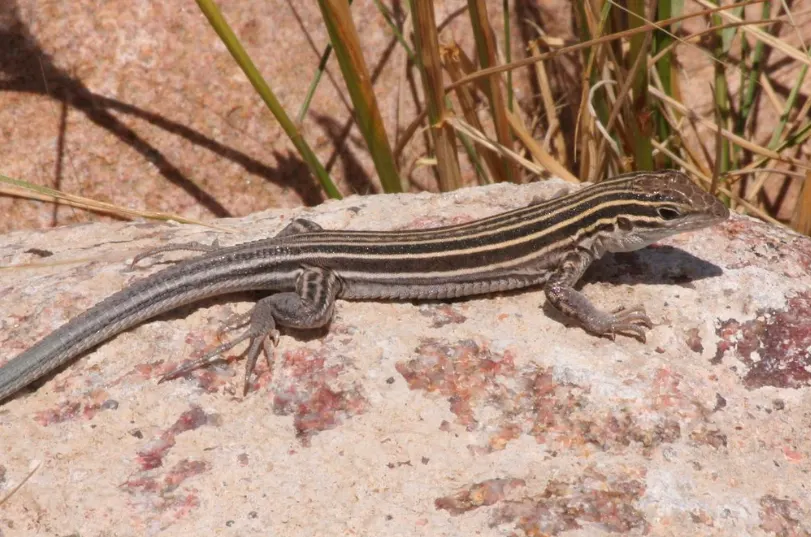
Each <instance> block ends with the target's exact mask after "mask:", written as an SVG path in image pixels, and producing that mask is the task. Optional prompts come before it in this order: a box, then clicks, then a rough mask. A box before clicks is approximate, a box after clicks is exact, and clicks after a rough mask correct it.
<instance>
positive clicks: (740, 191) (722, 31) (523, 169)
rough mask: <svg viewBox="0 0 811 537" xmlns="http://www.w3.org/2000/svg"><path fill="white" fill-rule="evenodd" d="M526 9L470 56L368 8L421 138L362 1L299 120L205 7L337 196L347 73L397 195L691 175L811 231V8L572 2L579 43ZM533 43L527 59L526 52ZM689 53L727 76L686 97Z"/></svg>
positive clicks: (490, 5) (324, 8)
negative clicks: (782, 71) (388, 119)
mask: <svg viewBox="0 0 811 537" xmlns="http://www.w3.org/2000/svg"><path fill="white" fill-rule="evenodd" d="M521 1H522V0H516V1H514V2H509V1H507V0H502V1H497V0H490V1H489V2H485V1H484V0H467V2H466V3H465V4H464V6H463V7H462V8H461V9H460V10H458V11H457V12H456V13H454V17H455V18H463V19H464V20H465V23H466V24H467V25H468V26H469V30H470V35H472V46H470V47H467V50H466V49H465V47H463V46H461V45H460V44H458V43H457V42H456V41H455V40H454V37H453V35H451V34H450V33H448V32H444V31H443V29H444V27H445V21H437V20H436V13H437V10H436V6H435V5H434V2H433V1H432V0H408V1H407V2H405V1H403V2H399V1H398V2H391V1H384V0H374V2H373V4H369V3H368V2H366V3H365V6H364V9H370V8H371V7H370V6H373V7H374V9H376V10H377V11H378V12H379V14H380V15H381V16H382V17H384V18H385V20H386V22H387V24H388V31H389V32H391V34H392V35H393V36H395V37H396V40H397V47H398V48H399V49H400V52H401V53H402V54H405V55H406V57H407V62H406V64H405V69H406V72H407V75H408V76H409V77H413V79H414V80H416V81H418V91H415V92H411V94H410V95H411V96H412V97H413V98H414V102H413V103H410V106H409V107H404V109H408V110H415V111H416V112H415V113H414V114H413V117H410V118H406V119H407V121H406V122H405V123H406V124H407V127H405V128H400V129H397V130H396V131H392V130H387V128H386V126H385V125H384V122H383V114H381V111H380V107H379V105H378V98H377V97H378V96H376V92H375V87H373V84H372V76H370V68H369V66H368V65H367V60H366V59H365V58H366V54H365V51H364V48H363V46H362V45H361V41H362V40H361V39H360V38H359V32H361V31H362V29H359V28H358V27H356V24H355V22H354V21H355V18H353V9H358V7H357V6H352V5H351V4H352V2H350V1H348V0H318V7H319V9H320V12H321V14H322V19H323V25H324V28H325V29H326V31H327V33H328V35H329V40H330V45H329V46H327V47H325V48H324V49H323V51H322V56H321V61H320V63H318V64H313V65H311V66H295V68H297V69H305V70H308V71H311V72H312V77H311V81H310V87H309V91H308V92H307V97H306V98H305V99H304V100H303V102H301V103H300V106H298V107H297V108H296V109H285V107H284V106H283V105H282V104H281V101H283V99H279V98H278V97H277V95H275V94H274V88H273V86H272V84H270V83H268V82H267V81H266V80H273V76H274V73H266V74H265V75H267V78H266V77H265V76H263V74H262V73H260V72H259V70H258V69H257V67H256V65H255V63H254V61H252V59H251V57H250V56H249V54H248V53H247V52H246V50H245V47H243V45H242V43H241V42H240V36H239V35H237V34H236V33H235V32H234V31H233V30H232V29H231V27H230V26H229V24H228V21H227V19H226V18H225V17H224V16H223V15H222V13H221V12H220V10H219V8H218V4H217V3H216V2H215V1H213V0H196V2H197V4H198V6H199V9H200V10H201V11H202V12H203V13H204V14H205V16H206V18H207V19H208V21H209V23H210V25H211V27H212V28H213V29H214V30H215V31H216V32H217V34H218V35H219V37H220V39H221V40H222V42H223V43H224V45H225V46H226V48H227V49H228V51H229V52H230V53H231V55H232V57H233V59H234V61H235V62H236V63H237V64H238V65H239V67H240V68H241V69H242V71H243V72H244V73H245V75H246V76H247V77H248V79H249V80H250V82H251V84H252V85H253V87H254V89H255V91H256V92H257V94H258V95H259V96H260V97H261V99H262V100H263V101H264V103H265V104H266V105H267V107H268V109H269V110H270V111H271V112H272V114H273V116H274V117H275V119H276V120H277V121H278V123H279V125H280V126H281V127H282V129H283V130H284V132H285V133H286V135H287V136H288V137H289V139H290V141H291V142H292V144H293V146H294V147H295V149H296V151H297V152H298V154H299V156H300V158H301V159H302V161H303V162H304V163H306V166H307V168H308V169H309V171H310V173H312V175H313V176H314V177H315V178H316V179H317V180H318V183H319V184H320V187H321V189H322V190H323V192H324V194H325V195H326V196H328V197H331V198H340V197H342V196H345V195H348V194H352V193H354V192H350V191H341V189H340V188H339V186H338V185H337V184H336V182H335V181H333V179H332V178H331V177H330V175H329V173H328V172H327V170H326V169H325V166H324V164H323V163H322V162H320V161H319V159H318V157H317V156H316V152H315V151H313V149H312V148H311V145H310V144H312V143H313V142H312V140H308V138H307V129H306V128H304V124H305V123H306V121H307V120H306V118H307V112H308V109H309V106H310V100H311V99H312V97H313V95H314V94H315V91H316V88H317V87H318V85H319V83H320V81H321V80H322V75H323V74H324V73H325V69H326V66H327V65H328V64H329V62H331V61H336V62H337V65H338V66H339V68H340V73H341V75H342V77H343V84H344V88H345V91H346V96H347V98H348V100H349V101H350V102H351V105H352V108H353V114H354V119H355V121H356V124H357V126H358V129H359V131H360V132H361V134H362V136H363V139H364V141H365V146H366V149H367V150H368V153H369V155H370V157H371V160H372V161H373V163H374V167H375V170H376V173H377V179H378V181H379V184H380V187H381V190H382V191H385V192H403V191H414V190H415V189H418V188H419V187H417V186H416V185H415V183H413V182H411V181H409V180H408V176H409V174H410V171H411V170H412V169H413V167H415V166H418V167H424V168H427V169H429V170H431V174H432V177H433V181H434V185H433V186H431V189H432V190H440V191H448V190H453V189H456V188H460V187H462V186H470V185H473V184H489V183H494V182H502V181H510V182H514V183H525V182H530V181H536V180H543V179H546V178H548V177H552V176H556V177H561V178H563V179H564V180H566V181H570V182H581V181H592V182H594V181H600V180H602V179H605V178H607V177H610V176H613V175H616V174H619V173H625V172H630V171H635V170H652V169H662V168H679V169H683V170H685V171H687V172H689V173H690V175H691V176H692V177H693V178H695V179H696V180H697V181H698V182H700V183H701V184H703V185H704V186H705V188H707V190H710V191H712V192H713V193H715V194H716V195H718V196H719V197H720V198H721V199H722V200H723V201H724V202H725V203H726V204H728V205H729V206H730V208H731V209H732V210H734V211H737V212H740V213H745V214H750V215H752V216H756V217H758V218H761V219H763V220H766V221H769V222H773V223H779V224H785V225H789V226H791V227H793V228H794V229H796V230H798V231H800V232H802V233H804V234H810V233H811V187H809V186H808V185H809V179H811V165H810V164H809V162H808V158H807V157H808V149H809V147H810V146H809V144H808V138H809V135H811V117H810V116H811V115H810V114H809V108H811V99H809V95H808V92H807V88H808V87H809V82H808V81H807V80H806V75H807V71H808V66H809V65H811V56H810V55H809V52H808V50H807V48H805V46H803V45H802V43H804V39H803V37H804V36H802V35H801V30H800V28H801V25H798V24H797V20H798V19H802V18H803V17H805V20H807V19H808V11H809V8H808V7H805V8H802V7H801V6H800V4H801V3H800V2H796V3H794V4H791V3H789V2H785V1H781V2H766V1H746V2H734V3H733V2H717V1H714V0H673V1H667V0H659V1H644V0H625V1H622V2H615V1H608V0H588V1H578V2H573V3H572V6H573V7H572V9H573V12H572V13H573V18H574V27H575V29H576V33H577V36H578V38H577V39H574V40H572V39H568V40H566V39H561V38H560V37H557V36H554V35H548V34H547V33H546V32H544V30H542V29H541V27H540V26H539V25H538V24H536V23H534V22H533V21H532V20H528V19H525V18H522V13H523V10H521V9H517V7H516V6H518V5H519V4H520V2H521ZM792 6H793V7H792ZM516 9H517V11H516V12H513V11H512V10H516ZM697 23H698V24H697ZM688 28H689V29H688ZM785 28H789V29H792V30H793V31H796V34H797V37H798V39H795V40H794V41H797V42H799V43H800V44H801V46H800V47H797V46H792V45H790V44H788V43H787V42H786V41H785V40H783V39H780V38H778V37H776V36H777V35H779V34H778V30H780V29H785ZM517 36H520V37H521V38H522V39H521V41H520V42H521V43H526V44H527V46H526V47H516V46H515V40H516V38H517ZM515 50H519V51H520V53H519V54H516V53H515V52H514V51H515ZM685 53H691V54H695V53H699V54H701V55H702V56H703V58H705V59H706V62H707V63H708V64H709V65H711V71H709V72H710V75H709V76H708V77H707V79H706V80H702V81H701V83H700V84H696V82H695V81H694V80H691V81H689V83H686V82H685V81H686V80H687V79H686V75H685V72H684V69H683V65H682V63H681V62H680V59H679V56H680V54H685ZM775 55H777V56H779V57H780V58H781V61H783V62H784V63H789V64H791V65H792V66H793V67H794V69H793V72H794V73H796V75H795V76H794V79H793V80H792V81H791V83H790V84H788V85H786V84H785V81H783V80H781V81H777V80H775V79H774V78H773V74H772V73H771V72H770V70H769V69H768V68H767V65H769V62H768V61H767V60H768V59H769V58H773V57H775ZM332 57H334V60H332V59H331V58H332ZM212 76H216V73H212ZM696 91H699V92H704V93H706V94H707V95H711V96H712V103H713V104H712V106H711V107H710V109H709V111H701V112H698V111H696V110H694V109H693V108H691V107H690V105H688V104H687V102H689V99H686V98H685V97H686V95H688V94H689V92H696ZM518 94H521V95H529V98H523V99H520V100H519V99H517V98H516V95H518ZM765 117H769V118H771V120H770V123H769V125H770V126H771V127H770V128H769V131H768V133H767V134H766V135H764V134H763V133H762V130H763V129H762V128H761V129H760V130H759V126H760V125H761V123H762V118H765ZM708 132H709V133H711V136H709V137H708V136H707V134H706V133H708ZM415 139H420V140H421V142H422V143H424V144H425V147H427V150H426V151H424V152H423V154H422V155H420V158H419V159H417V160H416V161H413V162H406V159H405V158H404V150H405V148H406V147H408V146H409V145H410V144H413V143H414V141H415ZM0 182H2V183H4V184H5V185H6V188H13V189H16V190H15V192H16V193H17V194H16V195H29V196H31V197H33V198H36V199H54V200H60V202H61V203H67V204H70V205H73V206H76V207H84V208H88V209H91V210H97V211H103V212H108V213H113V214H117V215H119V216H125V217H129V216H132V215H133V214H135V215H140V216H145V217H150V218H174V219H177V220H181V221H183V220H185V221H189V219H182V218H176V217H173V216H172V215H168V214H162V213H146V212H138V211H135V212H133V211H132V210H125V209H123V208H122V209H120V210H119V209H117V208H116V207H112V206H109V205H106V204H101V203H99V202H95V201H93V200H89V199H86V198H79V197H78V196H71V195H69V194H65V193H62V192H59V191H58V190H55V189H49V188H45V187H41V186H34V185H32V184H30V183H27V182H25V181H19V180H14V179H11V178H8V177H3V176H0ZM344 188H346V187H344ZM20 192H28V194H20Z"/></svg>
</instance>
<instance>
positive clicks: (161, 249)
mask: <svg viewBox="0 0 811 537" xmlns="http://www.w3.org/2000/svg"><path fill="white" fill-rule="evenodd" d="M219 248H220V240H219V239H214V242H212V243H211V244H203V243H201V242H184V243H182V244H167V245H165V246H158V247H157V248H150V249H149V250H146V251H144V252H141V253H140V254H138V255H136V256H135V257H133V258H132V263H130V269H133V268H135V265H137V264H138V263H140V262H141V261H143V260H144V259H147V258H150V257H155V256H156V255H158V254H162V253H165V252H179V251H182V252H202V253H205V254H207V253H210V252H213V251H215V250H218V249H219ZM171 262H172V263H179V262H180V261H171Z"/></svg>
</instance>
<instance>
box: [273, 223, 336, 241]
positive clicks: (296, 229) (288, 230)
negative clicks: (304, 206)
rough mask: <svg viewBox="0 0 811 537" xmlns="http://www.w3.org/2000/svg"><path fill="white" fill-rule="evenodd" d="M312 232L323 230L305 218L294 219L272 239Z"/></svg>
mask: <svg viewBox="0 0 811 537" xmlns="http://www.w3.org/2000/svg"><path fill="white" fill-rule="evenodd" d="M314 231H324V228H322V227H321V226H319V225H318V224H316V223H315V222H313V221H312V220H307V219H306V218H294V219H293V220H292V221H291V222H290V223H289V224H287V225H286V226H285V227H284V229H282V230H281V231H280V232H278V233H277V234H276V235H275V236H274V237H273V238H274V239H282V238H284V237H290V236H292V235H298V234H300V233H312V232H314Z"/></svg>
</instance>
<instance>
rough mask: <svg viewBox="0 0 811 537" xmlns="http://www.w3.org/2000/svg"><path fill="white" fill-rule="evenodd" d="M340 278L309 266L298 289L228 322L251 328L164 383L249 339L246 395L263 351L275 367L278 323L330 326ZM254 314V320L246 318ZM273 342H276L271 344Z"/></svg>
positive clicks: (272, 297) (262, 302)
mask: <svg viewBox="0 0 811 537" xmlns="http://www.w3.org/2000/svg"><path fill="white" fill-rule="evenodd" d="M340 288H341V285H340V280H339V279H338V277H337V275H336V274H335V273H334V272H332V271H329V270H326V269H321V268H315V267H306V268H303V269H302V271H301V273H300V274H299V276H298V278H297V280H296V290H295V291H287V292H281V293H276V294H274V295H270V296H268V297H265V298H263V299H261V300H259V301H258V302H257V303H256V305H255V306H254V308H253V310H251V312H250V313H249V314H243V315H239V316H237V317H236V318H235V319H233V320H232V321H230V322H229V323H227V324H230V325H231V327H230V328H235V327H239V326H244V325H246V324H248V328H247V329H246V330H245V331H244V332H242V333H241V334H239V335H238V336H236V337H235V338H234V339H232V340H231V341H228V342H226V343H223V344H222V345H219V346H217V347H216V348H214V349H212V350H210V351H209V352H207V353H206V354H205V355H203V356H202V357H200V358H198V359H197V360H194V361H192V362H190V363H188V364H186V365H183V366H181V367H179V368H177V369H174V370H172V371H170V372H169V373H167V374H166V375H164V376H163V377H162V378H161V379H160V382H163V381H166V380H170V379H173V378H176V377H178V376H180V375H184V374H186V373H188V372H190V371H193V370H195V369H198V368H200V367H203V366H206V365H209V364H211V363H213V362H215V361H216V360H219V359H221V358H220V356H221V355H222V353H224V352H226V351H229V350H231V349H232V348H234V347H236V346H237V345H238V344H240V343H242V342H243V341H245V340H249V345H248V350H247V352H246V362H245V377H244V383H243V394H247V393H248V388H249V386H250V378H251V375H252V374H253V370H254V368H255V367H256V361H257V360H258V358H259V353H260V352H262V351H264V354H265V359H266V360H267V364H268V369H271V367H272V364H271V358H272V356H271V355H272V353H273V347H275V346H276V345H278V343H279V331H278V330H277V329H276V325H277V324H278V325H280V326H286V327H290V328H299V329H307V328H318V327H321V326H324V325H326V324H327V323H328V322H329V321H330V320H331V319H332V314H333V310H334V305H335V297H336V296H337V295H338V293H339V292H340ZM248 316H250V321H249V322H246V321H245V319H246V318H247V317H248ZM270 343H272V344H273V345H272V346H271V345H270Z"/></svg>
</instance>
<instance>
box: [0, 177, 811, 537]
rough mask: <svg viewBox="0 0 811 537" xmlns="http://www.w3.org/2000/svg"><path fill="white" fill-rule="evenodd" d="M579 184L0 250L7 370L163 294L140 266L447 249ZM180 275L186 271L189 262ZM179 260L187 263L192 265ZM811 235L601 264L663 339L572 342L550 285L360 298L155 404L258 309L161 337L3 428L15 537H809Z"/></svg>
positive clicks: (36, 397) (609, 287)
mask: <svg viewBox="0 0 811 537" xmlns="http://www.w3.org/2000/svg"><path fill="white" fill-rule="evenodd" d="M561 188H568V186H566V185H564V184H563V183H560V182H557V181H551V182H547V183H538V184H532V185H528V186H524V187H517V186H512V185H495V186H491V187H486V188H477V189H467V190H461V191H458V192H454V193H451V194H447V195H443V196H437V195H430V194H419V195H404V196H373V197H363V198H361V197H353V198H349V199H347V200H345V201H342V202H335V203H327V204H325V205H322V206H319V207H317V208H314V209H296V210H276V211H268V212H265V213H260V214H255V215H252V216H249V217H246V218H242V219H234V220H225V221H223V220H221V221H217V222H216V223H217V225H219V226H226V227H228V228H231V229H233V230H235V231H236V233H235V234H233V235H228V234H221V233H215V232H213V231H211V230H208V229H204V228H200V227H194V226H179V225H171V224H153V223H125V224H93V225H85V226H81V227H72V228H58V229H53V230H50V231H46V232H15V233H12V234H9V235H6V236H3V237H0V259H1V260H2V265H3V266H5V267H7V268H6V269H5V270H4V271H3V272H2V276H0V312H2V314H1V316H0V349H2V350H1V351H0V363H2V362H4V361H5V360H7V359H8V358H11V357H12V356H14V355H16V354H17V353H18V352H20V351H22V350H23V349H25V348H26V347H27V346H29V345H30V344H32V343H33V342H34V341H35V340H37V339H38V338H39V337H41V336H43V335H45V334H46V333H48V332H49V331H50V330H52V329H54V328H55V327H56V326H58V325H59V324H61V323H63V322H65V321H66V320H67V319H68V318H70V317H72V316H73V315H76V314H77V313H79V312H81V311H82V310H83V309H85V308H87V307H89V306H91V305H93V304H94V303H95V302H97V301H99V300H101V299H102V298H104V297H105V296H107V295H109V294H111V293H113V292H115V291H117V290H118V289H120V288H122V287H124V286H125V285H127V284H128V283H130V282H132V281H134V280H135V279H137V278H140V277H142V276H143V275H144V274H147V273H150V272H153V271H155V270H158V269H160V268H162V267H163V264H162V262H161V260H157V261H156V262H154V263H152V264H149V263H146V265H145V268H141V269H136V270H130V269H129V268H128V259H130V258H131V257H132V255H133V254H135V253H136V252H138V251H141V250H143V249H147V248H150V247H154V246H156V245H160V244H165V243H169V242H171V243H180V242H188V241H201V242H210V241H211V240H213V238H214V237H215V236H217V235H219V236H220V240H221V242H222V243H223V244H232V243H236V242H243V241H246V240H251V239H257V238H261V237H265V236H268V235H272V234H274V233H276V232H277V231H278V230H279V229H281V228H282V227H284V225H285V224H286V223H287V222H288V221H289V220H290V219H291V218H293V217H298V216H305V217H307V218H311V219H313V220H315V221H317V222H318V223H320V224H321V225H323V226H324V227H325V228H329V229H350V228H351V229H407V228H415V227H417V228H424V227H432V226H437V225H442V224H449V223H454V222H462V221H467V220H472V219H474V218H478V217H481V216H485V215H488V214H494V213H497V212H501V211H503V210H506V209H508V208H513V207H517V206H521V205H524V204H526V203H528V202H529V201H530V200H532V199H533V197H535V196H539V195H540V196H549V195H551V194H552V193H554V192H557V191H559V190H560V189H561ZM171 255H172V256H174V254H171ZM179 255H180V256H182V255H183V254H179ZM809 267H811V240H809V239H807V238H804V237H800V236H798V235H796V234H793V233H791V232H789V231H786V230H784V229H780V228H776V227H773V226H770V225H766V224H762V223H760V222H757V221H755V220H752V219H749V218H745V217H733V218H732V219H731V220H730V221H728V222H727V223H725V224H724V225H722V226H718V227H715V228H712V229H707V230H703V231H700V232H695V233H690V234H685V235H682V236H677V237H674V238H671V239H669V240H666V241H663V242H662V243H660V244H657V245H655V246H653V247H650V248H648V249H645V250H642V251H638V252H634V253H629V254H623V255H617V256H614V257H610V258H606V259H605V260H603V261H601V262H599V263H598V264H597V265H596V266H595V267H593V269H592V270H590V271H589V273H588V274H587V278H586V280H585V284H584V292H585V293H586V294H587V295H588V296H589V297H591V298H592V299H593V300H594V302H595V303H596V304H598V305H599V306H601V307H604V308H612V307H614V306H617V305H619V304H633V303H642V304H645V306H646V307H647V310H648V313H649V314H650V315H651V317H652V319H653V320H654V322H655V324H656V326H655V327H654V329H653V330H652V331H651V332H650V333H649V336H648V342H647V343H646V344H642V343H640V342H638V341H635V340H633V339H627V338H621V339H617V341H613V342H612V341H610V340H608V339H601V338H596V337H593V336H590V335H588V334H586V333H584V332H583V331H582V330H581V329H580V328H579V327H577V326H572V325H569V324H568V323H566V322H561V318H560V316H559V315H558V314H556V313H555V312H554V311H551V310H550V309H549V308H548V307H545V306H544V298H543V294H542V292H540V290H530V291H525V292H516V293H509V294H504V295H500V296H495V297H487V298H484V297H482V298H475V299H469V300H463V301H458V302H454V303H423V304H413V303H396V302H387V303H380V302H345V301H341V302H340V303H339V304H338V307H337V308H336V318H335V320H334V322H333V323H332V324H331V326H330V327H329V328H328V329H327V330H325V331H321V332H317V333H312V334H310V333H307V334H303V335H302V334H294V333H286V334H284V335H283V337H282V339H281V344H280V346H279V348H278V349H277V352H276V359H275V362H274V364H273V369H272V371H268V370H267V369H266V367H265V365H264V364H263V363H260V365H259V368H258V376H257V377H256V378H255V380H254V382H253V384H252V390H251V392H250V393H249V395H248V396H247V397H245V398H242V397H241V396H239V395H238V394H239V393H241V380H240V379H241V375H242V367H243V364H242V362H240V361H238V360H236V358H235V357H236V356H237V355H238V353H231V354H229V357H231V358H234V359H233V360H229V361H228V362H227V363H220V364H218V365H216V366H213V367H210V368H208V369H204V370H200V371H196V372H194V373H193V374H191V375H189V376H187V377H185V378H181V379H177V380H174V381H170V382H166V383H163V384H157V379H158V378H159V377H160V376H161V374H162V373H164V372H166V371H167V370H169V369H171V368H173V367H175V366H176V365H178V364H179V363H181V362H182V361H184V360H186V359H188V358H190V357H192V356H195V355H199V354H200V353H201V352H202V351H203V350H204V349H207V348H209V347H211V346H212V345H216V344H217V343H218V342H219V341H220V336H218V335H217V329H218V327H219V325H220V323H221V322H222V321H224V320H225V319H227V318H228V317H229V316H230V315H231V314H233V313H234V312H242V311H245V310H246V309H247V308H249V306H250V304H249V299H250V297H247V296H245V297H236V298H233V299H231V298H222V299H217V300H212V301H209V302H206V303H204V304H202V305H201V306H200V307H195V308H187V309H184V310H182V311H179V312H176V313H173V314H171V315H167V316H165V317H162V318H161V319H158V320H155V321H152V322H149V323H146V324H144V325H142V326H140V327H138V328H136V329H134V330H131V331H129V332H126V333H124V334H122V335H120V336H119V337H117V338H115V339H114V340H112V341H110V342H108V343H106V344H104V345H102V346H100V347H99V348H98V349H97V350H96V351H94V352H91V353H88V354H87V355H85V356H83V357H82V358H80V359H79V360H77V361H75V362H74V363H72V364H70V365H69V366H68V367H66V368H65V369H64V370H63V371H61V372H60V373H58V374H57V375H55V376H53V377H52V378H50V379H49V380H47V382H45V383H44V384H42V385H41V386H40V387H39V388H38V389H37V390H36V391H34V392H33V393H29V394H26V395H23V396H21V397H17V398H16V399H14V400H12V401H9V402H8V403H6V404H5V405H4V406H2V407H0V498H2V497H3V496H5V495H6V494H8V493H10V492H12V491H13V490H14V487H15V486H16V485H17V484H19V483H20V482H21V481H23V480H24V479H25V478H26V476H27V474H28V473H29V470H30V469H31V468H32V465H35V464H37V463H38V464H39V466H38V468H37V470H36V471H35V472H34V473H33V475H31V477H30V478H29V479H28V480H27V481H26V482H25V483H24V484H23V485H22V486H21V487H20V488H19V489H18V490H16V491H15V492H14V493H13V495H12V496H11V497H10V498H9V499H8V500H7V501H6V502H5V503H4V504H2V507H0V535H3V536H4V537H8V536H17V535H20V536H22V535H44V536H48V535H54V536H56V535H70V534H77V535H78V534H81V535H102V534H109V535H145V534H166V535H209V534H224V535H248V534H263V535H270V534H272V535H290V536H311V535H404V536H405V535H432V536H457V535H486V536H490V535H492V536H496V535H541V534H545V535H578V536H579V535H608V534H613V535H725V536H726V535H729V536H739V535H764V536H766V535H807V534H808V532H809V531H811V503H810V502H809V500H808V495H809V489H808V475H809V471H811V463H809V456H810V455H811V444H809V441H808V429H809V426H810V425H811V423H809V418H808V416H809V410H808V409H809V408H811V395H810V394H811V387H809V384H811V374H809V371H811V357H810V356H809V353H810V352H811V315H809V312H810V311H811V270H809Z"/></svg>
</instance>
